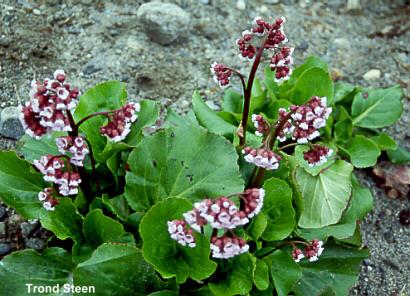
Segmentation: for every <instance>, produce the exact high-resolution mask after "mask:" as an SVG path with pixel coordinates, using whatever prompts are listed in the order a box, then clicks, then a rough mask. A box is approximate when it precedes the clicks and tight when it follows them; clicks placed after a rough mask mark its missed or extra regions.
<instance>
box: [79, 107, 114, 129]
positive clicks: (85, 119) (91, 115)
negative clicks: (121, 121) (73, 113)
mask: <svg viewBox="0 0 410 296" xmlns="http://www.w3.org/2000/svg"><path fill="white" fill-rule="evenodd" d="M111 112H114V111H109V112H107V111H103V112H96V113H92V114H90V115H88V116H86V117H84V118H83V119H81V120H80V121H79V122H78V123H77V128H80V125H81V124H82V123H84V122H86V121H87V120H88V119H90V118H92V117H94V116H98V115H102V116H105V117H107V118H108V119H111V118H110V116H109V115H108V114H109V113H111Z"/></svg>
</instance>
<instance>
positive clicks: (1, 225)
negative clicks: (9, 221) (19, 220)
mask: <svg viewBox="0 0 410 296" xmlns="http://www.w3.org/2000/svg"><path fill="white" fill-rule="evenodd" d="M4 237H6V222H0V238H4Z"/></svg>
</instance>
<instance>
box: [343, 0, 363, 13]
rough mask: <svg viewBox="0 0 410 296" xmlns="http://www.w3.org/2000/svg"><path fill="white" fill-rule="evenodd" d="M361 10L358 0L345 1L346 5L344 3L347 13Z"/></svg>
mask: <svg viewBox="0 0 410 296" xmlns="http://www.w3.org/2000/svg"><path fill="white" fill-rule="evenodd" d="M361 8H362V7H361V5H360V0H347V3H346V10H347V11H355V10H360V9H361Z"/></svg>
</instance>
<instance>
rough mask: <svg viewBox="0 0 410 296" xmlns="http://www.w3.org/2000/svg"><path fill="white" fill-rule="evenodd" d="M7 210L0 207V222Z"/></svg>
mask: <svg viewBox="0 0 410 296" xmlns="http://www.w3.org/2000/svg"><path fill="white" fill-rule="evenodd" d="M6 213H7V210H6V208H5V207H4V206H1V205H0V220H2V219H3V218H4V217H5V216H6Z"/></svg>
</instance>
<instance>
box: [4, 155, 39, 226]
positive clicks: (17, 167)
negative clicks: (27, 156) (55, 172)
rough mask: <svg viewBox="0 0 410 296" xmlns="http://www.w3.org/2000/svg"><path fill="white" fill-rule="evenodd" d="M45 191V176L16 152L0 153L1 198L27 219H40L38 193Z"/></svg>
mask: <svg viewBox="0 0 410 296" xmlns="http://www.w3.org/2000/svg"><path fill="white" fill-rule="evenodd" d="M43 189H44V181H43V175H42V174H40V173H35V172H33V170H32V168H31V166H30V164H29V163H28V162H26V161H24V160H23V159H21V158H19V157H18V156H17V155H16V153H15V152H14V151H7V152H6V151H0V197H1V199H2V201H3V202H4V203H5V204H7V205H8V206H10V207H13V208H14V209H16V211H17V212H18V213H20V214H21V215H23V216H24V217H25V218H27V219H37V218H39V214H40V211H41V209H42V205H41V202H40V201H39V200H38V193H39V192H40V191H42V190H43Z"/></svg>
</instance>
